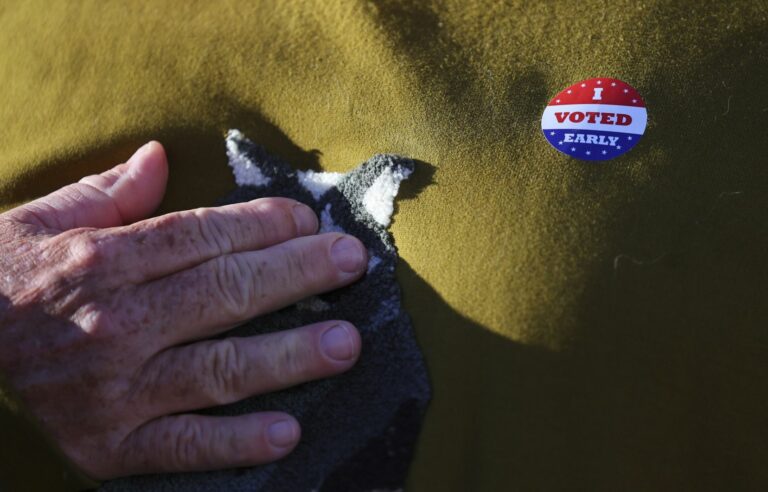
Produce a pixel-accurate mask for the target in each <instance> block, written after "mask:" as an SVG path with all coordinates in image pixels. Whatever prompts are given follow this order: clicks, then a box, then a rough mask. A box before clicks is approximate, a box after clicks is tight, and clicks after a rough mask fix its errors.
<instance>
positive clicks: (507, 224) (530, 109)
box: [0, 0, 768, 491]
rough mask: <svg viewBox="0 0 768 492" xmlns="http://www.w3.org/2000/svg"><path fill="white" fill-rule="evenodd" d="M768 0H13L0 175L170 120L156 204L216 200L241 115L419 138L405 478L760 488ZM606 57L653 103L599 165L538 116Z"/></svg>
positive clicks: (279, 138)
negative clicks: (414, 373)
mask: <svg viewBox="0 0 768 492" xmlns="http://www.w3.org/2000/svg"><path fill="white" fill-rule="evenodd" d="M767 15H768V14H766V5H765V3H764V2H763V1H752V0H741V1H733V2H715V1H708V2H700V1H693V0H686V1H678V2H671V1H662V0H642V1H637V0H632V1H630V0H617V1H613V2H607V3H606V2H600V1H597V0H586V1H582V2H574V1H553V2H524V1H511V2H494V1H491V0H482V1H476V2H467V1H463V0H461V1H460V0H425V1H423V2H411V1H407V0H401V1H395V0H392V1H380V2H366V1H354V2H347V1H319V0H318V1H314V2H310V1H300V2H281V1H277V0H275V1H261V2H231V1H227V2H215V3H214V2H181V3H180V2H174V1H171V0H166V1H162V0H157V1H152V2H130V3H118V2H103V1H101V2H95V1H83V2H77V3H72V2H64V1H42V0H37V1H18V2H2V3H1V4H0V81H1V82H2V91H0V121H3V123H4V124H3V125H2V126H0V202H1V203H2V204H3V205H4V206H11V205H12V204H15V203H19V202H22V201H24V200H27V199H29V198H32V197H34V196H38V195H40V194H42V193H45V192H48V191H50V190H52V189H54V188H56V187H58V186H60V185H63V184H65V183H68V182H70V181H73V180H75V179H78V178H79V177H81V176H82V175H84V174H85V173H88V172H96V171H101V170H104V169H106V168H108V167H109V166H111V165H112V164H113V163H114V162H116V161H117V160H118V159H122V158H125V157H127V156H128V155H130V152H131V150H132V149H133V148H135V147H136V146H137V145H138V144H140V143H143V142H144V141H146V140H148V139H150V138H156V139H159V140H161V141H162V142H163V143H164V144H165V145H166V147H167V149H168V154H169V157H170V160H171V177H170V187H169V193H168V196H167V199H166V201H165V204H164V206H163V210H165V211H167V210H177V209H181V208H187V207H192V206H198V205H207V204H211V203H213V202H214V201H215V199H216V198H217V197H219V196H222V195H223V194H224V193H226V192H227V191H229V190H231V188H232V186H231V176H230V174H229V173H228V171H227V169H226V159H225V157H224V152H223V150H224V146H223V144H222V140H221V139H222V136H223V135H224V134H225V132H226V130H227V129H228V128H232V127H235V128H240V129H242V130H243V131H244V133H245V134H247V135H251V136H253V137H254V138H255V139H256V140H258V141H259V142H260V143H263V144H264V145H265V146H266V147H267V148H268V149H269V150H270V151H271V152H273V153H275V154H277V155H279V156H281V157H282V158H283V159H285V160H287V161H288V162H291V163H292V164H293V165H295V166H296V167H297V168H301V169H305V168H312V169H316V170H320V169H323V170H326V171H347V170H348V169H349V167H350V166H352V165H353V163H357V162H362V161H363V160H365V159H367V158H368V157H369V156H370V155H373V154H376V153H386V152H389V153H397V154H403V155H409V156H412V157H413V158H414V159H417V160H419V161H422V162H423V163H424V165H423V166H417V170H416V172H415V173H414V175H413V176H412V178H411V179H409V180H408V181H407V182H406V183H405V184H404V186H403V190H402V192H403V196H404V197H405V198H406V199H405V200H403V201H402V202H399V205H398V207H399V208H398V211H397V214H396V216H395V220H394V223H393V224H392V229H391V230H392V232H393V235H394V237H395V240H396V243H397V245H398V250H399V254H400V257H401V262H400V263H399V267H398V272H397V273H398V277H399V279H400V281H401V285H402V288H403V300H404V304H405V307H406V311H407V312H408V313H409V314H410V315H411V317H412V319H413V323H414V327H415V329H416V332H417V336H418V340H419V343H420V345H421V347H422V349H423V350H424V353H425V357H426V361H427V365H428V368H429V371H430V377H431V379H432V382H433V390H434V395H433V400H432V403H431V405H430V407H429V410H428V412H427V416H426V418H425V422H424V428H423V431H422V433H421V436H420V439H419V444H418V447H417V452H416V457H415V459H414V462H413V464H412V467H411V472H410V478H409V490H417V491H419V490H445V491H451V490H498V489H499V488H500V487H501V486H503V487H504V488H508V489H513V490H514V489H521V490H532V489H533V490H542V489H558V488H559V489H563V488H566V489H587V490H617V489H622V490H623V489H643V490H680V489H695V490H705V489H720V490H722V489H730V490H734V489H741V490H749V489H752V490H754V489H765V488H766V486H768V468H766V467H765V466H764V465H765V463H766V462H767V461H768V424H767V423H766V415H768V383H766V375H767V374H768V335H767V334H766V326H768V303H767V302H766V299H765V297H766V291H768V289H767V288H766V287H767V285H766V279H767V278H768V259H767V257H766V255H765V251H766V249H768V216H767V213H766V210H768V196H767V195H766V184H767V183H768V167H766V159H767V158H766V156H768V138H766V135H767V134H768V132H767V131H766V130H768V126H767V125H766V122H765V121H766V117H767V116H768V112H766V109H767V108H768V60H767V58H766V57H767V56H768V20H767V19H766V16H767ZM596 76H606V77H615V78H618V79H621V80H623V81H625V82H627V83H629V84H631V85H632V86H633V87H635V88H636V89H637V90H638V91H639V92H640V94H641V95H642V96H643V99H644V100H645V102H646V105H647V109H648V118H649V123H648V128H647V130H646V133H645V135H644V137H643V140H642V141H641V142H640V143H639V144H638V146H637V147H636V148H634V149H633V150H632V151H630V152H629V153H628V154H626V155H624V156H622V157H621V158H619V159H616V160H612V161H608V162H605V163H602V164H595V163H586V162H580V161H575V160H572V159H570V158H568V157H567V156H564V155H562V154H560V153H558V152H557V151H555V150H554V149H552V148H551V147H550V145H549V144H548V143H547V141H546V140H545V139H544V138H543V136H542V135H541V133H540V129H539V124H540V118H541V113H542V111H543V109H544V107H545V106H546V104H547V101H548V100H549V99H550V98H551V97H552V96H554V95H555V94H556V93H557V92H559V91H560V90H561V89H563V88H564V87H566V86H568V85H570V84H572V83H574V82H576V81H578V80H583V79H586V78H589V77H596ZM424 169H427V171H424ZM427 184H430V185H429V186H427ZM417 192H418V193H417ZM409 197H410V198H409ZM27 466H29V467H36V468H37V469H39V467H40V466H41V465H39V464H35V465H33V464H31V463H28V464H27Z"/></svg>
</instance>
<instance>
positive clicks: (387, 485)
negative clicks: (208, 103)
mask: <svg viewBox="0 0 768 492" xmlns="http://www.w3.org/2000/svg"><path fill="white" fill-rule="evenodd" d="M227 149H228V154H229V162H230V165H231V166H232V167H233V170H234V171H235V176H237V177H240V178H241V179H239V180H238V181H239V182H238V184H239V185H240V186H239V187H238V188H237V189H236V190H235V191H234V192H232V193H231V194H229V195H228V196H227V197H226V198H225V199H224V200H223V202H222V203H235V202H243V201H248V200H254V199H256V198H261V197H264V196H287V197H289V198H294V199H296V200H300V201H302V202H303V203H306V204H308V205H310V206H312V207H313V209H314V210H315V213H316V214H317V215H318V217H320V231H321V232H331V231H343V232H347V233H349V234H353V235H354V236H355V237H357V238H359V239H360V240H361V241H362V242H363V244H365V246H366V248H367V249H368V256H369V263H368V271H367V272H366V275H365V277H364V278H363V279H362V280H360V281H358V282H356V283H354V284H353V285H351V286H349V287H346V288H344V289H340V290H338V291H335V292H332V293H329V294H325V295H321V296H315V297H313V298H310V299H306V300H304V301H302V302H299V303H298V304H297V305H296V306H293V307H290V308H285V309H282V310H280V311H278V312H276V313H273V314H270V315H266V316H261V317H259V318H256V319H254V320H252V321H250V322H249V323H247V324H245V325H243V326H241V327H239V328H236V329H234V330H232V331H231V332H229V333H227V334H225V335H223V336H240V337H245V336H252V335H257V334H261V333H267V332H271V331H275V330H281V329H285V328H286V327H298V326H304V325H307V324H310V323H316V322H319V321H324V320H328V319H343V320H347V321H350V322H351V323H353V324H354V325H355V326H356V327H357V328H358V330H359V331H360V337H361V340H362V344H363V352H362V355H361V356H360V360H359V361H358V363H357V364H356V365H355V367H354V368H353V369H352V370H351V371H349V372H348V373H346V374H343V375H341V376H337V377H334V378H330V379H325V380H322V381H316V382H311V383H306V384H304V385H301V386H298V387H295V388H291V389H288V390H284V391H281V392H278V393H274V394H268V395H263V396H258V397H255V398H250V399H247V400H244V401H241V402H238V403H236V404H232V405H228V406H226V407H221V408H218V409H213V410H211V411H210V413H211V414H215V415H240V414H243V413H249V412H257V411H275V410H280V411H285V412H288V413H290V414H291V415H293V416H295V417H296V418H297V419H298V420H299V422H300V423H301V426H302V439H301V443H300V444H299V446H298V447H297V448H296V449H295V450H294V451H293V452H292V453H291V454H290V455H288V457H286V458H284V459H282V460H280V461H279V462H277V463H273V464H270V465H267V466H259V467H253V468H250V469H239V470H230V471H221V472H212V473H188V474H167V475H156V476H144V477H136V478H128V479H122V480H115V481H113V482H110V483H107V484H105V485H104V486H103V487H101V488H100V490H103V491H104V492H111V491H115V492H119V491H136V492H139V491H140V492H145V491H146V492H149V491H185V492H194V491H201V492H203V491H211V492H215V491H222V490H226V491H232V492H236V491H249V492H257V491H264V492H280V491H285V492H296V491H310V490H318V491H328V492H331V491H341V490H349V491H354V490H360V491H362V490H395V489H401V488H402V487H403V486H404V485H405V479H406V473H407V470H408V465H409V464H410V462H411V456H412V452H413V446H414V444H415V443H416V438H417V436H418V430H419V428H420V427H421V421H422V417H423V416H424V410H425V409H426V406H427V402H428V401H429V382H428V380H427V372H426V368H425V366H424V361H423V359H422V356H421V353H420V351H419V348H418V346H417V345H416V340H415V338H414V333H413V329H412V327H411V322H410V319H409V318H408V315H407V314H406V313H405V312H404V311H403V309H402V307H401V304H400V289H399V288H398V285H397V281H396V280H395V265H396V262H397V251H396V249H395V245H394V244H393V243H392V237H391V235H390V234H389V232H387V229H386V226H387V224H388V222H389V215H386V216H383V217H382V216H380V214H377V212H378V208H377V207H375V206H372V204H374V203H375V204H376V205H382V206H386V205H389V206H390V207H391V205H392V200H394V198H395V195H396V193H397V189H398V185H399V183H400V180H401V179H402V178H407V176H408V175H410V174H411V172H412V171H413V167H414V163H413V161H411V160H410V159H406V158H401V157H397V156H388V155H378V156H375V157H373V158H371V159H369V160H368V161H366V162H365V163H364V164H362V165H361V166H359V167H358V168H356V169H354V170H352V171H350V172H349V173H346V174H343V175H335V176H331V177H332V178H333V181H335V183H334V184H331V185H328V186H318V184H322V183H327V182H328V181H329V180H327V179H323V176H322V175H321V174H314V173H313V174H309V175H308V174H307V173H305V172H303V171H298V172H297V171H295V170H294V169H292V168H291V167H290V165H289V164H287V163H285V162H282V161H281V160H280V159H279V158H277V157H274V156H271V155H269V154H268V153H267V152H266V151H265V150H264V148H263V147H261V146H259V145H256V144H254V143H253V142H251V141H250V140H248V139H246V138H245V137H243V136H242V134H240V133H239V132H234V131H233V132H230V134H229V137H228V139H227ZM249 178H250V179H249ZM386 178H390V179H389V180H387V179H386ZM384 181H388V182H389V183H390V184H391V187H386V186H380V185H379V184H380V183H382V182H384ZM374 196H375V200H374ZM389 210H390V213H391V208H390V209H389Z"/></svg>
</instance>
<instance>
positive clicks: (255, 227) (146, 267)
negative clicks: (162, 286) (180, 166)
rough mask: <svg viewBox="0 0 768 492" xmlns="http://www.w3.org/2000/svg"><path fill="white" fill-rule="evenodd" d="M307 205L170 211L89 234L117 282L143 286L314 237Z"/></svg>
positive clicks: (278, 201) (280, 202) (277, 202)
mask: <svg viewBox="0 0 768 492" xmlns="http://www.w3.org/2000/svg"><path fill="white" fill-rule="evenodd" d="M317 228H318V220H317V216H316V215H315V213H314V212H313V211H312V209H310V208H309V207H308V206H306V205H304V204H303V203H300V202H297V201H295V200H292V199H289V198H260V199H258V200H253V201H251V202H244V203H236V204H232V205H225V206H221V207H210V208H198V209H194V210H185V211H182V212H174V213H170V214H167V215H163V216H160V217H155V218H151V219H147V220H143V221H141V222H137V223H134V224H131V225H128V226H123V227H117V228H110V229H99V230H95V231H93V232H92V233H91V234H93V235H95V236H96V239H95V240H96V241H97V242H98V243H100V244H101V248H102V251H106V252H107V255H108V257H109V260H110V261H111V262H112V263H113V267H114V268H115V269H114V270H113V271H117V272H119V273H118V276H119V277H122V278H120V279H119V281H123V282H124V281H128V282H132V283H143V282H146V281H148V280H152V279H156V278H159V277H163V276H166V275H169V274H172V273H175V272H178V271H181V270H185V269H187V268H191V267H194V266H196V265H199V264H201V263H204V262H206V261H208V260H210V259H213V258H216V257H218V256H221V255H226V254H231V253H237V252H241V251H251V250H259V249H263V248H267V247H269V246H273V245H275V244H280V243H282V242H285V241H288V240H289V239H294V238H296V237H300V236H307V235H311V234H314V233H316V232H317Z"/></svg>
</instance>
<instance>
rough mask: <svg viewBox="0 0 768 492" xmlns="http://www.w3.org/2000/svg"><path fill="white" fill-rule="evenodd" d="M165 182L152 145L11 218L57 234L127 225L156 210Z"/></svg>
mask: <svg viewBox="0 0 768 492" xmlns="http://www.w3.org/2000/svg"><path fill="white" fill-rule="evenodd" d="M167 181H168V161H167V159H166V156H165V150H164V149H163V146H162V145H161V144H160V143H159V142H154V141H153V142H149V143H148V144H146V145H144V146H143V147H141V148H139V150H137V151H136V153H135V154H133V156H132V157H131V158H130V159H128V161H127V162H126V163H125V164H120V165H118V166H115V167H113V168H112V169H110V170H109V171H105V172H103V173H101V174H95V175H93V176H88V177H85V178H83V179H81V180H80V181H79V182H77V183H74V184H71V185H68V186H65V187H64V188H61V189H59V190H57V191H55V192H53V193H51V194H50V195H48V196H45V197H43V198H40V199H38V200H35V201H33V202H30V203H28V204H26V205H24V206H22V207H20V208H18V209H16V210H14V211H12V212H11V216H12V217H13V218H15V219H16V220H17V221H19V222H25V223H31V224H35V225H38V226H41V227H44V228H47V229H55V230H58V231H65V230H68V229H74V228H78V227H97V228H101V227H113V226H120V225H124V224H129V223H131V222H135V221H137V220H140V219H143V218H146V217H147V216H149V214H151V213H152V212H153V211H154V210H155V209H156V208H157V206H158V205H160V201H161V200H162V198H163V194H164V193H165V185H166V183H167Z"/></svg>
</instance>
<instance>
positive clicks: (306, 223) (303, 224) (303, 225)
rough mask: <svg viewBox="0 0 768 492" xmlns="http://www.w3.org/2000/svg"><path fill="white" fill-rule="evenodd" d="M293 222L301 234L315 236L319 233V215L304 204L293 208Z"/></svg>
mask: <svg viewBox="0 0 768 492" xmlns="http://www.w3.org/2000/svg"><path fill="white" fill-rule="evenodd" d="M293 220H294V221H296V228H297V230H298V231H299V234H314V233H315V232H317V215H315V212H313V211H312V209H311V208H309V207H308V206H306V205H304V204H303V203H297V204H296V205H294V206H293Z"/></svg>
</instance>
